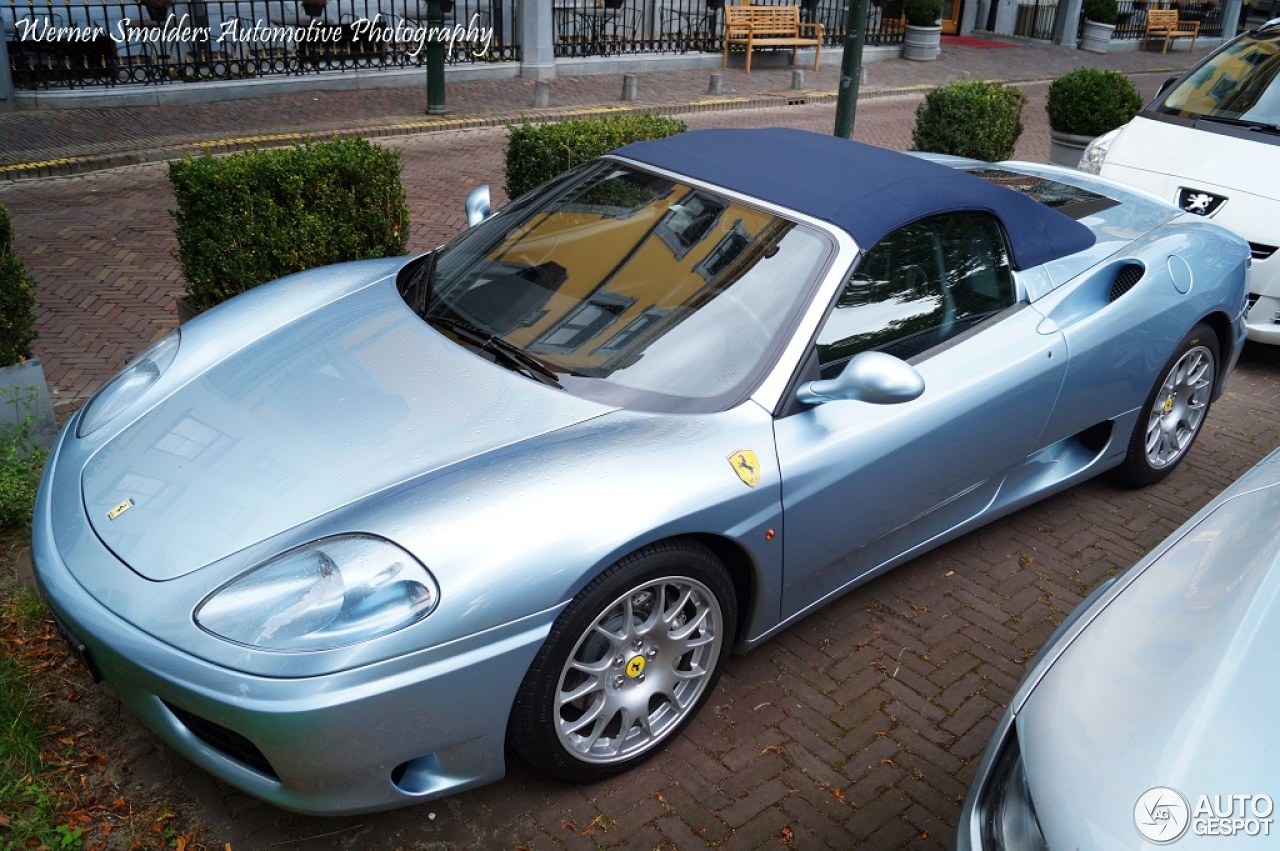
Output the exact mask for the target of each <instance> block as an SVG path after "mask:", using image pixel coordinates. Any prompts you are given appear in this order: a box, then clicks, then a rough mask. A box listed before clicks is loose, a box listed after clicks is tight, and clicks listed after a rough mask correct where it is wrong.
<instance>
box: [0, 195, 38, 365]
mask: <svg viewBox="0 0 1280 851" xmlns="http://www.w3.org/2000/svg"><path fill="white" fill-rule="evenodd" d="M35 339H36V282H35V280H32V279H31V275H28V274H27V267H26V266H24V265H23V264H22V261H20V260H18V256H17V255H15V253H13V221H12V220H10V219H9V210H8V209H5V206H4V205H0V366H13V365H14V363H20V362H22V361H24V360H27V358H28V357H31V344H32V342H35Z"/></svg>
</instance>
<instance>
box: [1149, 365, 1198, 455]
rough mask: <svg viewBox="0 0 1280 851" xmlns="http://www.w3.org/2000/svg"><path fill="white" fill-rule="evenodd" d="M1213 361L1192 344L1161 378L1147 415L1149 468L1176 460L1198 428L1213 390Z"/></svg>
mask: <svg viewBox="0 0 1280 851" xmlns="http://www.w3.org/2000/svg"><path fill="white" fill-rule="evenodd" d="M1213 364H1214V360H1213V353H1212V352H1211V351H1209V349H1208V348H1207V347H1205V346H1195V347H1194V348H1192V349H1190V350H1188V351H1187V352H1186V353H1185V354H1184V355H1183V356H1182V357H1180V358H1178V362H1177V363H1175V364H1174V365H1173V368H1172V369H1170V370H1169V373H1168V375H1166V376H1165V377H1164V382H1163V383H1162V384H1161V385H1160V392H1159V393H1158V394H1157V395H1156V398H1155V400H1154V402H1153V403H1152V405H1151V410H1150V411H1149V412H1148V416H1147V462H1148V463H1149V464H1150V465H1151V466H1152V468H1154V469H1157V470H1160V469H1163V468H1165V467H1168V466H1169V465H1170V464H1174V463H1176V462H1177V460H1178V459H1179V458H1181V457H1182V455H1183V453H1185V452H1186V451H1187V447H1189V446H1190V445H1191V441H1192V440H1193V439H1194V438H1195V436H1196V432H1198V431H1199V430H1200V424H1201V423H1202V422H1203V421H1204V414H1205V411H1207V410H1208V409H1209V401H1210V396H1211V395H1212V393H1213V380H1214V366H1213Z"/></svg>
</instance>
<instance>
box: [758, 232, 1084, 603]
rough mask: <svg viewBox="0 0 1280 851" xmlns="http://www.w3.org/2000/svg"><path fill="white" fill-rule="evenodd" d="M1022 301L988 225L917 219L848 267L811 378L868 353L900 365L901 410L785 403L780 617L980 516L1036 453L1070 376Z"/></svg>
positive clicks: (1052, 339)
mask: <svg viewBox="0 0 1280 851" xmlns="http://www.w3.org/2000/svg"><path fill="white" fill-rule="evenodd" d="M1042 319H1043V318H1042V317H1041V316H1040V315H1039V314H1038V313H1036V312H1035V311H1034V310H1030V309H1028V306H1027V304H1026V302H1025V301H1024V300H1020V299H1019V296H1018V293H1017V290H1016V283H1015V280H1014V276H1013V274H1012V273H1011V272H1010V269H1009V262H1008V256H1007V251H1006V248H1005V241H1004V236H1003V231H1002V230H1001V228H1000V226H999V223H998V221H997V220H996V219H995V218H994V217H992V216H989V215H987V214H984V213H961V214H947V215H942V216H933V217H930V218H927V219H922V220H920V221H918V222H915V223H913V224H911V225H908V226H907V227H905V228H902V229H901V230H899V231H896V232H895V233H892V234H890V235H889V236H887V237H885V238H884V239H883V240H881V241H880V242H879V243H877V244H876V245H875V246H874V247H872V248H871V250H869V251H868V252H867V253H866V255H865V256H864V257H863V259H862V261H861V262H860V263H859V264H858V267H857V269H856V270H855V271H854V273H853V275H852V276H851V278H850V280H849V282H848V283H847V284H846V286H845V287H844V289H843V291H842V292H841V294H840V296H839V297H838V298H837V300H836V304H835V305H833V306H832V308H831V311H830V313H829V314H828V316H827V318H826V320H825V321H824V324H823V327H822V330H821V331H820V332H819V334H818V338H817V341H816V349H815V351H814V353H813V357H815V358H816V359H817V361H818V364H819V367H818V368H819V371H820V374H821V377H822V378H824V379H827V378H832V377H834V376H836V375H838V374H839V373H840V371H841V370H842V369H843V367H844V365H845V364H846V363H847V362H848V361H849V359H850V358H852V357H854V356H855V355H856V354H858V353H860V352H863V351H880V352H885V353H888V354H891V355H895V356H897V357H899V358H901V359H903V360H906V361H907V362H908V363H910V364H912V365H913V366H914V367H915V368H916V370H917V371H918V372H919V373H920V375H921V376H922V377H923V378H924V384H925V389H924V392H923V394H922V395H920V396H919V397H918V398H916V399H914V400H913V401H909V402H900V403H896V404H884V405H878V404H872V403H868V402H863V401H852V400H841V401H829V402H825V403H823V404H819V405H815V406H809V407H804V406H796V407H797V409H795V410H792V411H789V412H787V413H785V414H784V415H782V416H780V417H778V418H777V420H776V422H775V436H776V446H777V452H778V464H779V469H780V470H781V473H782V481H783V510H784V522H785V532H786V534H785V543H784V552H785V576H784V589H783V600H782V605H783V616H784V617H787V616H789V615H792V614H794V613H796V612H798V611H800V610H802V609H804V608H806V607H807V606H809V605H810V604H812V603H814V602H815V601H818V600H821V599H823V598H824V597H826V596H828V595H830V594H832V593H834V592H836V591H838V590H840V589H841V588H843V587H845V586H847V585H848V584H850V583H852V582H855V581H857V580H859V579H862V578H865V577H867V576H869V575H870V574H871V573H872V572H874V571H875V570H876V568H877V567H879V566H881V565H882V564H884V563H885V562H887V561H889V560H891V559H892V558H894V557H895V556H897V555H899V554H901V553H903V552H906V551H908V550H910V549H912V548H913V547H916V546H918V545H919V544H921V543H924V542H927V541H929V540H931V539H933V538H935V537H936V536H938V535H940V534H942V533H944V532H946V531H947V530H949V529H952V528H954V527H955V526H956V525H957V524H959V523H962V522H964V521H966V520H969V519H971V518H972V517H974V516H975V515H977V514H979V513H980V512H981V511H982V510H983V509H984V508H985V507H986V506H987V505H988V504H990V502H991V500H992V498H993V496H994V495H995V494H996V492H997V491H998V489H999V485H1000V482H1001V480H1002V478H1003V474H1004V472H1005V471H1007V470H1008V469H1009V468H1010V467H1012V466H1014V465H1016V464H1017V463H1018V462H1019V461H1021V460H1023V459H1024V458H1026V456H1028V455H1030V454H1031V453H1032V452H1033V451H1035V449H1036V448H1038V441H1039V440H1040V436H1041V432H1042V431H1043V429H1044V426H1045V423H1046V421H1047V420H1048V418H1049V415H1050V413H1051V412H1052V410H1053V406H1054V402H1055V400H1056V397H1057V395H1058V392H1059V389H1060V386H1061V382H1062V377H1063V374H1064V371H1065V367H1066V361H1067V358H1066V350H1065V346H1064V344H1063V341H1062V338H1061V335H1060V334H1058V333H1056V332H1054V333H1049V334H1042V333H1040V332H1039V331H1038V326H1039V325H1040V324H1041V322H1042Z"/></svg>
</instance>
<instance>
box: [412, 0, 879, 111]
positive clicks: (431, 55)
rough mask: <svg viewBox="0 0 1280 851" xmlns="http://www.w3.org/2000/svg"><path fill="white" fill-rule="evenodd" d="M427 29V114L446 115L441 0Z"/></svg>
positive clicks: (434, 2)
mask: <svg viewBox="0 0 1280 851" xmlns="http://www.w3.org/2000/svg"><path fill="white" fill-rule="evenodd" d="M863 2H865V0H863ZM427 29H428V31H429V32H430V33H431V35H432V38H431V43H430V44H428V45H427V115H444V42H443V41H442V40H440V38H439V37H438V35H439V33H440V31H441V30H443V29H444V11H443V10H442V9H441V8H440V0H427Z"/></svg>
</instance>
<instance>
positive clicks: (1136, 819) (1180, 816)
mask: <svg viewBox="0 0 1280 851" xmlns="http://www.w3.org/2000/svg"><path fill="white" fill-rule="evenodd" d="M1190 816H1191V807H1190V806H1189V805H1188V804H1187V799H1186V798H1184V797H1182V793H1181V792H1179V791H1178V790H1177V789H1170V788H1169V787H1168V786H1155V787H1153V788H1151V789H1148V790H1147V791H1145V792H1143V793H1142V794H1141V795H1140V796H1139V797H1138V803H1136V804H1134V805H1133V823H1134V824H1135V825H1137V827H1138V833H1141V834H1142V838H1143V839H1145V840H1147V841H1148V842H1152V843H1155V844H1156V845H1167V844H1169V843H1170V842H1176V841H1178V840H1179V839H1181V838H1182V834H1184V833H1186V832H1187V825H1188V824H1190V821H1191V819H1190Z"/></svg>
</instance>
